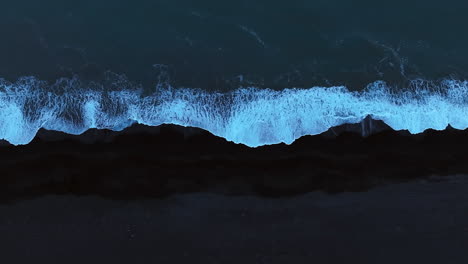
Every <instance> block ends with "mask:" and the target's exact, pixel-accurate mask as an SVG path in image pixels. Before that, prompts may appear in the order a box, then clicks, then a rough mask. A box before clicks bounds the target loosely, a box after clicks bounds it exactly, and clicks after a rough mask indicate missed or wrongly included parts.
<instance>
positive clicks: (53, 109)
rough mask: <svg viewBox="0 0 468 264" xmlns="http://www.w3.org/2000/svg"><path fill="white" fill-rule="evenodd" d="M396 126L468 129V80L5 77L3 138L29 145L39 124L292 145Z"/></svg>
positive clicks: (1, 85)
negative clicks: (191, 83) (168, 127)
mask: <svg viewBox="0 0 468 264" xmlns="http://www.w3.org/2000/svg"><path fill="white" fill-rule="evenodd" d="M368 115H370V116H372V117H373V118H374V119H378V120H382V121H384V122H385V123H386V124H388V125H389V126H391V127H392V128H393V129H396V130H401V129H407V130H409V131H410V132H411V133H420V132H422V131H424V130H426V129H429V128H432V129H436V130H442V129H445V128H446V127H447V125H448V124H450V125H451V126H452V127H454V128H457V129H465V128H467V127H468V82H467V81H459V80H443V81H440V82H437V83H431V82H427V81H423V80H414V81H412V82H410V83H409V85H408V87H406V88H405V89H401V87H400V88H399V89H398V90H396V89H394V88H392V87H389V86H388V85H387V84H386V83H384V82H380V81H378V82H374V83H371V84H369V85H368V86H367V87H366V88H365V89H363V90H362V91H360V92H353V91H349V90H348V89H347V88H346V87H343V86H335V87H312V88H309V89H295V88H293V89H284V90H281V91H277V90H270V89H258V88H254V87H250V88H239V89H237V90H235V91H231V92H228V93H219V92H207V91H204V90H201V89H192V88H172V87H170V86H162V85H158V86H157V87H156V88H155V89H154V90H153V91H152V92H150V93H149V92H148V91H145V90H144V89H142V87H140V86H138V85H134V84H132V83H131V82H129V81H128V80H127V79H126V78H125V77H122V76H114V77H113V78H111V79H108V80H107V81H106V83H96V82H84V81H82V80H80V79H79V78H77V77H75V78H68V79H67V78H63V79H59V80H57V81H56V82H55V83H53V84H51V83H48V82H45V81H41V80H38V79H36V78H34V77H23V78H20V79H19V80H17V81H16V82H8V81H6V80H3V79H0V139H5V140H7V141H8V142H10V143H12V144H15V145H20V144H27V143H29V142H30V141H31V140H32V139H33V138H34V136H35V135H36V133H37V131H38V130H39V129H40V128H45V129H49V130H57V131H62V132H66V133H69V134H81V133H83V132H84V131H86V130H87V129H90V128H98V129H111V130H122V129H124V128H126V127H128V126H130V125H132V124H133V123H140V124H145V125H149V126H157V125H160V124H177V125H182V126H193V127H199V128H203V129H206V130H208V131H210V132H212V133H213V134H215V135H217V136H221V137H224V138H225V139H227V140H229V141H233V142H236V143H242V144H245V145H248V146H251V147H256V146H260V145H267V144H275V143H280V142H284V143H287V144H290V143H292V142H293V141H294V140H295V139H297V138H299V137H301V136H304V135H313V134H319V133H322V132H324V131H326V130H328V129H329V128H330V127H333V126H337V125H341V124H344V123H357V122H359V121H361V120H362V119H364V118H365V117H366V116H368Z"/></svg>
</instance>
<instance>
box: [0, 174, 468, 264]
mask: <svg viewBox="0 0 468 264" xmlns="http://www.w3.org/2000/svg"><path fill="white" fill-rule="evenodd" d="M467 190H468V176H449V177H444V178H432V179H428V180H419V181H413V182H410V183H403V184H393V185H388V186H381V187H377V188H374V189H372V190H369V191H368V192H358V193H340V194H333V195H330V194H325V193H322V192H312V193H308V194H304V195H299V196H294V197H290V198H280V199H273V198H261V197H254V196H237V197H236V196H226V195H219V194H209V193H192V194H178V195H173V196H169V197H166V198H164V199H138V200H132V201H128V200H127V201H124V200H109V199H104V198H101V197H97V196H71V195H64V196H56V195H49V196H43V197H37V198H34V199H31V200H23V201H17V202H13V203H7V204H2V205H0V245H1V248H2V254H1V255H2V259H3V261H5V262H4V263H32V262H35V263H235V264H237V263H380V264H384V263H389V264H394V263H467V262H468V253H467V251H466V249H467V248H468V191H467Z"/></svg>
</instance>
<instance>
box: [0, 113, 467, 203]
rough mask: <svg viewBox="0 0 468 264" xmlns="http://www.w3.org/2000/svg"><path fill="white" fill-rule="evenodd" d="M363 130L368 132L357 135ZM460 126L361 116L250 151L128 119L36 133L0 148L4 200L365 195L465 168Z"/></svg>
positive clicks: (191, 131)
mask: <svg viewBox="0 0 468 264" xmlns="http://www.w3.org/2000/svg"><path fill="white" fill-rule="evenodd" d="M369 127H374V129H376V130H375V131H374V132H375V133H373V134H369V135H367V136H366V137H363V131H367V130H368V129H369ZM467 146H468V130H456V129H453V128H451V127H449V128H447V129H445V130H443V131H435V130H426V131H425V132H423V133H420V134H417V135H413V134H411V133H409V132H407V131H395V130H393V129H391V128H390V127H388V126H386V125H385V124H384V123H383V122H381V121H375V120H372V119H370V118H367V119H366V120H364V121H363V122H361V123H359V124H354V125H342V126H338V127H334V128H332V129H330V130H328V131H327V132H325V133H322V134H320V135H315V136H304V137H302V138H300V139H298V140H296V141H295V142H294V143H292V144H290V145H286V144H284V143H281V144H276V145H269V146H260V147H257V148H250V147H247V146H245V145H242V144H235V143H233V142H229V141H227V140H225V139H224V138H221V137H217V136H214V135H213V134H211V133H209V132H207V131H205V130H202V129H198V128H186V127H181V126H176V125H162V126H158V127H148V126H144V125H133V126H131V127H130V128H127V129H124V130H123V131H121V132H115V131H110V130H97V129H91V130H88V131H87V132H85V133H84V134H82V135H78V136H76V135H67V134H65V133H62V132H54V131H47V130H41V131H40V132H39V133H38V136H37V137H36V138H35V139H34V140H33V141H32V142H31V143H30V144H28V145H22V146H12V145H10V146H3V147H1V148H0V165H1V166H2V177H0V193H1V194H2V196H3V198H4V199H7V200H8V199H17V198H21V197H30V196H36V195H44V194H56V193H58V194H66V193H69V194H77V195H83V194H95V195H102V196H106V197H115V198H129V197H134V198H137V197H142V196H148V197H161V196H166V195H170V194H173V193H180V192H200V191H209V192H216V193H224V194H235V195H237V194H239V195H240V194H256V195H262V196H263V195H266V196H284V195H294V194H299V193H305V192H310V191H313V190H323V191H328V192H342V191H364V190H368V189H369V188H372V187H373V186H376V185H380V184H385V183H389V182H401V181H407V180H414V179H418V178H427V177H432V176H443V175H448V174H451V175H454V174H463V173H468V165H467V164H468V163H467V162H466V160H468V154H467V153H466V147H467Z"/></svg>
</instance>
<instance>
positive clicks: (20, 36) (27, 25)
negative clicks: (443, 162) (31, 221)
mask: <svg viewBox="0 0 468 264" xmlns="http://www.w3.org/2000/svg"><path fill="white" fill-rule="evenodd" d="M0 10H2V15H1V16H0V36H1V39H0V139H6V140H7V141H9V142H11V143H13V144H27V143H29V142H30V141H31V140H32V139H33V138H34V135H35V134H36V133H37V131H38V130H39V129H40V128H46V129H53V130H59V131H64V132H67V133H72V134H80V133H82V132H84V131H85V130H87V129H89V128H108V129H113V130H121V129H124V128H125V127H128V126H129V125H131V124H133V123H142V124H147V125H159V124H163V123H172V124H179V125H184V126H196V127H201V128H204V129H207V130H209V131H210V132H212V133H214V134H216V135H219V136H222V137H224V138H226V139H228V140H230V141H234V142H236V143H243V144H246V145H249V146H260V145H265V144H274V143H279V142H285V143H292V142H293V141H294V140H295V139H297V138H299V137H301V136H303V135H309V134H318V133H321V132H323V131H326V130H327V129H328V128H330V127H332V126H336V125H340V124H343V123H355V122H359V121H360V120H362V119H363V118H365V117H366V116H367V115H371V116H372V117H373V118H375V119H380V120H383V121H384V122H386V123H387V124H388V125H390V126H391V127H393V128H394V129H407V130H409V131H410V132H412V133H419V132H422V131H424V130H425V129H428V128H433V129H439V130H440V129H444V128H445V127H446V126H447V125H449V124H450V125H451V126H453V127H455V128H458V129H465V128H467V127H468V115H467V113H468V101H467V99H466V98H467V95H468V82H467V81H465V80H466V79H467V76H468V53H467V48H466V47H468V34H466V33H467V29H466V19H465V14H466V12H467V11H468V2H466V1H461V0H448V1H444V2H443V3H442V2H440V1H419V0H417V1H411V2H410V3H408V1H401V0H397V1H386V2H375V1H368V0H357V1H346V0H330V1H305V0H290V1H277V0H274V1H272V0H270V1H265V0H259V1H247V0H239V1H230V2H226V1H213V0H200V1H189V0H153V1H138V2H135V1H116V0H114V1H108V0H102V1H88V0H84V1H79V2H77V1H73V2H72V1H55V0H49V1H47V0H46V1H32V0H18V1H14V2H13V1H11V2H4V3H1V4H0Z"/></svg>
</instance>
